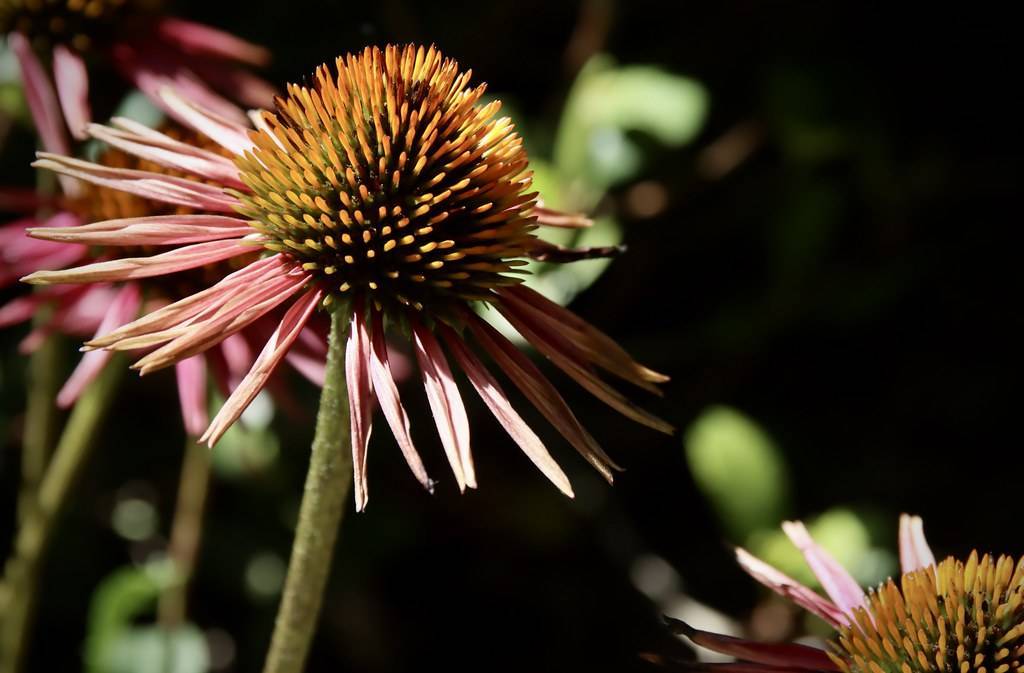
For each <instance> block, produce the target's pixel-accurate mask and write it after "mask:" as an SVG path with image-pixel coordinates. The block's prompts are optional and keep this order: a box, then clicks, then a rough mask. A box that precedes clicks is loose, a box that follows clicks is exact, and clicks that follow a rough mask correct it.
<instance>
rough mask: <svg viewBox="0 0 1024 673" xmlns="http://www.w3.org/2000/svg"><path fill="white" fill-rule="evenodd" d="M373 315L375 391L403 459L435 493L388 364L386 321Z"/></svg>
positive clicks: (375, 312) (427, 487)
mask: <svg viewBox="0 0 1024 673" xmlns="http://www.w3.org/2000/svg"><path fill="white" fill-rule="evenodd" d="M371 314H372V315H371V322H370V379H371V380H372V381H373V391H374V393H375V394H376V395H377V401H378V402H380V408H381V411H383V412H384V418H385V419H387V422H388V425H389V426H391V432H392V434H394V436H395V441H397V442H398V446H399V448H401V450H402V455H403V456H405V462H406V463H408V464H409V469H410V470H412V473H413V475H414V476H415V477H416V480H417V481H419V482H420V483H421V484H423V487H424V488H426V489H427V490H428V491H430V492H433V490H434V482H433V481H432V480H431V479H430V477H429V476H427V469H426V468H425V467H424V466H423V461H422V460H421V459H420V454H419V452H417V451H416V447H415V446H414V445H413V443H412V436H411V435H410V434H409V418H408V416H406V414H405V409H404V408H403V407H402V400H401V398H400V397H399V395H398V386H396V385H395V379H394V376H392V374H391V366H390V365H389V364H388V347H387V342H386V341H385V340H384V324H383V318H382V316H381V314H380V312H378V311H373V310H371Z"/></svg>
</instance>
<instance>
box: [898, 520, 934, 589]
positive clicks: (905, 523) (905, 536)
mask: <svg viewBox="0 0 1024 673" xmlns="http://www.w3.org/2000/svg"><path fill="white" fill-rule="evenodd" d="M933 565H935V554H933V553H932V548H931V547H929V546H928V540H926V539H925V537H924V521H923V520H922V519H921V517H919V516H911V515H910V514H901V515H900V570H901V571H902V572H903V574H906V573H911V572H914V571H915V570H921V569H923V568H927V567H929V566H933Z"/></svg>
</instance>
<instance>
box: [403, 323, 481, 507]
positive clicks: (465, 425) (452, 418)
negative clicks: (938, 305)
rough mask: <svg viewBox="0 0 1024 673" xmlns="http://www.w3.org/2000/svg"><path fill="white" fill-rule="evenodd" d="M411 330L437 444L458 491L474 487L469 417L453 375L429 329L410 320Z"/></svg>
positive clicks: (474, 476)
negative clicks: (448, 466)
mask: <svg viewBox="0 0 1024 673" xmlns="http://www.w3.org/2000/svg"><path fill="white" fill-rule="evenodd" d="M412 331H413V341H414V343H415V345H416V360H417V361H418V362H419V365H420V372H421V373H422V375H423V388H424V389H425V390H426V393H427V401H428V402H429V403H430V411H431V413H432V414H433V415H434V423H435V424H436V425H437V433H438V435H440V437H441V444H442V445H444V450H445V454H447V456H448V462H449V463H450V464H451V466H452V472H453V473H454V474H455V481H456V482H457V483H458V484H459V490H460V491H465V490H466V486H467V485H468V486H469V487H470V488H476V472H475V469H474V467H473V456H472V454H471V453H470V450H469V417H468V416H467V415H466V407H465V406H464V405H463V404H462V396H461V395H460V394H459V388H458V386H457V385H455V377H453V376H452V371H451V369H450V368H449V367H448V361H447V360H445V357H444V352H443V351H442V350H441V345H440V344H439V343H437V339H435V338H434V335H433V334H431V332H430V330H428V329H427V328H426V327H424V326H423V325H422V324H420V323H419V322H414V323H413V324H412Z"/></svg>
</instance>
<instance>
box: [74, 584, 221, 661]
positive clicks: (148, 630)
mask: <svg viewBox="0 0 1024 673" xmlns="http://www.w3.org/2000/svg"><path fill="white" fill-rule="evenodd" d="M173 580H174V578H173V575H172V573H171V570H170V568H169V566H167V565H163V564H150V565H147V566H144V567H126V568H120V569H119V570H116V571H114V572H113V573H112V574H111V575H109V576H108V577H107V578H106V579H104V580H103V582H102V583H101V584H100V586H99V587H98V588H97V590H96V592H95V594H94V595H93V600H92V605H91V606H90V610H89V632H88V636H87V640H86V652H85V663H86V671H88V673H204V672H205V671H207V670H208V669H209V653H208V651H207V647H206V641H205V640H204V638H203V635H202V633H200V631H199V629H197V628H196V627H195V626H194V625H191V624H185V625H182V626H180V627H178V628H175V629H173V630H165V629H162V628H160V627H157V626H154V625H137V623H136V622H137V620H138V619H139V618H140V617H143V616H145V615H147V614H148V613H150V612H151V610H152V607H153V605H154V604H155V603H156V600H157V598H158V596H159V595H160V593H161V592H162V591H163V590H164V589H166V588H167V587H168V586H169V584H170V583H171V582H172V581H173Z"/></svg>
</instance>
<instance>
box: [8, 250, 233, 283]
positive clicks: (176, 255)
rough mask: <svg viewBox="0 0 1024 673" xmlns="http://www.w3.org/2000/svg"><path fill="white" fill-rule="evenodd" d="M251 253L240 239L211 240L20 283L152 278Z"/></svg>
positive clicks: (40, 275) (40, 274) (30, 277)
mask: <svg viewBox="0 0 1024 673" xmlns="http://www.w3.org/2000/svg"><path fill="white" fill-rule="evenodd" d="M252 251H253V246H252V245H250V244H248V243H247V242H245V241H242V240H241V239H229V240H226V241H210V242H207V243H196V244H193V245H186V246H183V247H181V248H176V249H174V250H170V251H168V252H163V253H160V254H159V255H153V256H151V257H126V258H124V259H112V260H109V261H105V262H95V263H93V264H86V265H84V266H78V267H74V268H71V269H60V270H57V271H37V272H35V273H33V274H30V275H28V276H25V277H24V278H22V280H23V281H24V282H26V283H30V284H33V285H51V284H54V283H96V282H101V281H122V280H132V279H135V278H151V277H153V276H164V275H167V274H170V273H176V272H178V271H185V270H186V269H195V268H197V267H200V266H206V265H207V264H213V263H215V262H221V261H224V260H225V259H231V258H232V257H237V256H239V255H245V254H248V253H251V252H252Z"/></svg>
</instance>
